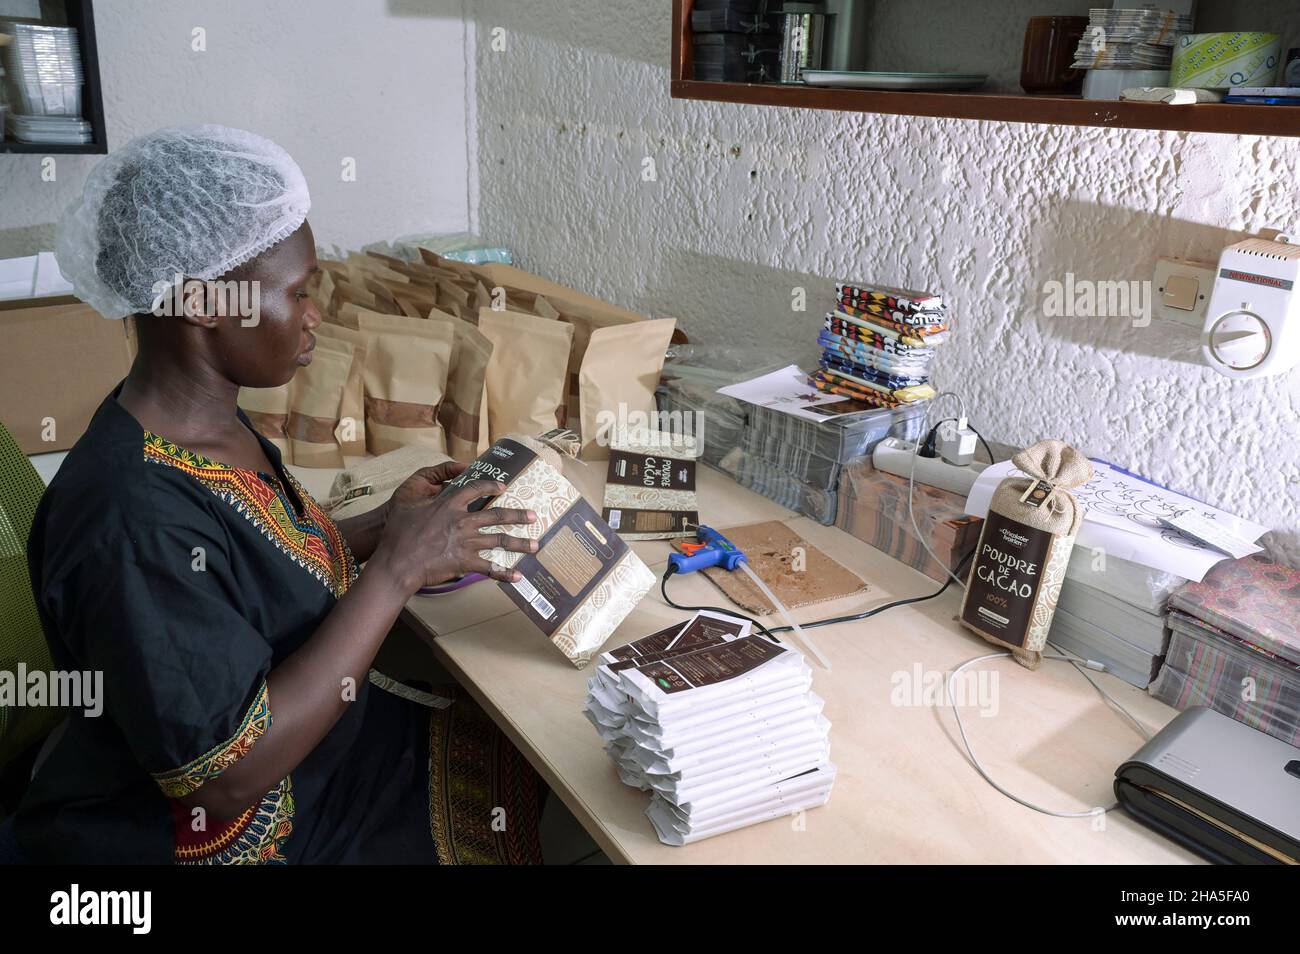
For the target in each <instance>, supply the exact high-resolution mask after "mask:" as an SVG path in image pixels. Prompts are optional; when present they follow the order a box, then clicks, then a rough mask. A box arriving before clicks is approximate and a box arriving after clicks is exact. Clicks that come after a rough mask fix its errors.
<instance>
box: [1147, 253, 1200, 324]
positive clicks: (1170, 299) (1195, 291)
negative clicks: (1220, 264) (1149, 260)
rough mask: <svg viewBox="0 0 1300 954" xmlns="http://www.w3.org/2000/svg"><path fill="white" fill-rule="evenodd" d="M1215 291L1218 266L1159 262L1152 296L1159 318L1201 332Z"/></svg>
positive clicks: (1185, 261)
mask: <svg viewBox="0 0 1300 954" xmlns="http://www.w3.org/2000/svg"><path fill="white" fill-rule="evenodd" d="M1213 289H1214V263H1212V262H1195V261H1191V260H1189V259H1183V258H1161V259H1158V260H1157V261H1156V273H1155V281H1154V284H1153V286H1152V290H1153V294H1152V296H1151V300H1152V305H1153V311H1154V313H1155V317H1157V318H1160V319H1163V320H1164V321H1176V322H1179V323H1180V324H1184V325H1189V326H1191V327H1193V328H1195V329H1196V330H1197V331H1200V330H1201V328H1202V326H1204V324H1205V308H1206V306H1207V305H1208V304H1209V303H1210V292H1211V291H1213Z"/></svg>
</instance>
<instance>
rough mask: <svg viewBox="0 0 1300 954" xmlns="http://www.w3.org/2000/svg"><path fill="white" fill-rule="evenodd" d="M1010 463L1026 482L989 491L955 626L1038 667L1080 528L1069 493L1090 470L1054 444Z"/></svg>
mask: <svg viewBox="0 0 1300 954" xmlns="http://www.w3.org/2000/svg"><path fill="white" fill-rule="evenodd" d="M1011 461H1012V463H1013V464H1014V465H1015V466H1016V467H1017V468H1019V469H1020V470H1021V471H1023V472H1024V473H1026V474H1028V475H1029V476H1028V477H1007V478H1006V479H1005V480H1003V481H1002V482H1001V483H1000V484H998V487H997V490H995V491H994V492H993V500H992V502H991V503H990V505H989V514H988V517H987V518H986V519H985V520H984V527H983V529H982V530H981V532H980V539H979V543H978V545H977V546H976V549H975V561H974V563H973V564H972V565H971V569H970V576H969V578H968V579H967V581H966V596H965V598H964V599H963V601H962V608H961V621H962V623H963V624H964V625H966V626H967V627H969V628H970V629H973V630H974V631H975V632H977V633H979V634H980V635H981V636H983V637H984V638H985V639H986V640H988V641H989V642H991V643H994V644H995V645H998V646H1003V647H1005V648H1007V649H1010V650H1011V654H1012V656H1013V657H1014V658H1015V660H1016V661H1017V662H1018V663H1020V664H1021V665H1022V666H1025V667H1027V668H1029V669H1037V668H1038V665H1039V663H1040V662H1041V661H1042V650H1043V646H1044V645H1046V643H1047V633H1048V630H1049V629H1051V626H1052V616H1053V615H1054V614H1055V613H1056V601H1057V598H1058V597H1059V596H1060V594H1061V584H1062V582H1063V581H1064V580H1065V567H1066V564H1067V563H1069V562H1070V551H1071V550H1072V549H1073V547H1074V537H1075V535H1076V534H1077V533H1078V532H1079V526H1080V525H1081V524H1082V523H1083V515H1084V509H1083V507H1082V506H1081V505H1080V504H1079V502H1078V501H1077V500H1075V499H1074V495H1073V494H1071V493H1070V491H1071V490H1073V489H1074V488H1075V487H1079V486H1082V485H1083V484H1086V483H1087V482H1088V481H1089V480H1091V479H1092V464H1091V463H1089V461H1088V458H1086V457H1084V456H1083V455H1082V454H1081V453H1079V452H1078V451H1077V450H1075V449H1074V448H1073V447H1071V446H1070V445H1068V444H1066V443H1064V442H1063V441H1056V440H1048V441H1039V442H1038V443H1037V444H1035V445H1034V446H1032V447H1028V448H1026V449H1025V450H1022V451H1021V452H1020V453H1018V454H1016V456H1015V457H1013V458H1012V459H1011Z"/></svg>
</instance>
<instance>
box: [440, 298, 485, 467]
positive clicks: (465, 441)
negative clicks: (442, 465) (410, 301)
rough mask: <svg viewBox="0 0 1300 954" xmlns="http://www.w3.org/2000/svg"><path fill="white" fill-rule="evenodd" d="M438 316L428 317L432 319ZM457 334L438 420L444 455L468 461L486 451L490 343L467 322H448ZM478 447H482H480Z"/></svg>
mask: <svg viewBox="0 0 1300 954" xmlns="http://www.w3.org/2000/svg"><path fill="white" fill-rule="evenodd" d="M436 315H437V312H434V313H433V314H431V315H430V316H429V317H430V319H434V318H435V316H436ZM449 320H451V321H452V327H453V328H454V330H455V334H456V358H455V361H454V362H453V364H452V366H451V371H450V372H449V373H448V375H447V397H446V399H445V400H444V401H443V402H442V407H441V408H440V409H439V411H438V420H439V421H440V422H441V423H442V428H443V431H444V432H445V433H446V435H447V453H448V454H450V455H451V456H452V457H453V458H455V459H456V460H462V461H469V460H473V459H474V458H475V457H477V456H478V455H479V454H480V453H482V451H483V450H486V442H484V438H486V436H487V435H486V434H484V433H483V427H484V425H485V423H486V419H487V406H486V404H484V401H483V393H484V387H485V385H486V383H487V369H488V362H489V361H490V360H491V358H492V341H491V339H489V338H488V337H487V335H485V334H483V332H481V331H480V330H479V329H478V328H476V327H474V326H473V325H471V324H470V323H469V322H468V321H462V320H460V319H459V318H455V319H449ZM480 443H483V444H484V446H483V447H480V446H479V445H480Z"/></svg>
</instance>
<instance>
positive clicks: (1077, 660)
mask: <svg viewBox="0 0 1300 954" xmlns="http://www.w3.org/2000/svg"><path fill="white" fill-rule="evenodd" d="M1054 648H1057V649H1059V648H1060V647H1054ZM1003 658H1008V659H1009V658H1011V653H988V654H987V655H984V656H976V657H975V658H974V659H968V660H966V661H965V662H964V663H962V664H961V665H960V666H958V667H957V668H956V669H954V670H953V671H952V672H951V673H949V674H948V678H947V679H946V680H945V681H944V684H943V685H944V695H945V696H946V698H947V702H948V705H949V706H951V707H952V715H953V718H954V719H955V720H956V722H957V731H958V732H959V733H960V734H961V741H962V745H964V746H965V747H966V756H967V758H969V759H970V762H971V765H973V766H974V767H975V771H977V772H979V774H980V776H981V777H982V778H983V779H984V781H986V782H988V783H989V784H990V785H992V786H993V788H995V789H996V790H997V791H999V792H1001V793H1002V794H1003V795H1005V796H1006V797H1007V798H1009V799H1011V800H1012V801H1013V802H1017V803H1019V804H1021V805H1023V806H1025V807H1026V808H1032V809H1033V810H1034V811H1036V812H1041V813H1042V814H1044V815H1052V816H1055V817H1056V818H1092V817H1094V816H1096V815H1104V814H1106V812H1110V811H1114V810H1115V809H1116V808H1118V807H1119V804H1118V803H1112V804H1110V805H1109V806H1107V807H1105V808H1102V807H1101V806H1098V807H1096V808H1090V809H1088V810H1087V811H1081V812H1063V811H1057V810H1055V809H1052V808H1044V807H1043V806H1041V805H1035V804H1034V803H1033V802H1031V801H1028V800H1027V799H1024V798H1021V797H1020V796H1019V795H1017V794H1015V793H1014V792H1011V791H1008V790H1007V789H1005V788H1003V787H1002V786H1001V785H999V784H998V783H997V782H996V781H994V779H993V776H991V775H989V773H988V770H987V769H985V768H984V766H983V764H982V763H981V762H980V760H979V757H978V756H976V755H975V750H974V749H973V748H971V744H970V739H969V738H967V736H966V726H965V725H963V724H962V721H961V710H959V709H958V708H957V702H956V699H955V698H954V696H953V693H952V684H953V681H954V680H955V679H956V678H957V675H958V674H959V673H960V672H962V671H963V670H964V669H966V667H967V666H973V665H974V664H975V663H978V662H985V661H987V660H989V659H1003ZM1043 658H1044V659H1051V660H1061V661H1063V662H1068V663H1070V665H1072V666H1074V668H1075V669H1077V670H1079V672H1080V674H1082V676H1083V677H1084V678H1085V679H1087V680H1088V682H1090V683H1092V687H1093V688H1094V689H1096V690H1097V692H1098V693H1100V694H1101V696H1102V698H1103V699H1105V700H1106V701H1107V702H1108V703H1110V705H1111V706H1112V707H1113V708H1115V709H1117V710H1119V711H1120V712H1121V713H1122V714H1123V715H1124V717H1125V718H1127V719H1128V721H1129V722H1130V723H1131V724H1132V726H1133V727H1134V728H1135V729H1137V731H1138V734H1139V735H1141V736H1142V737H1143V738H1144V739H1149V738H1151V732H1150V731H1149V730H1148V729H1147V728H1146V727H1145V726H1144V725H1142V723H1140V722H1138V720H1137V718H1136V717H1135V716H1134V715H1133V713H1131V712H1129V711H1128V710H1127V709H1125V708H1124V707H1123V706H1122V705H1120V703H1119V701H1118V700H1117V699H1116V698H1115V697H1114V696H1112V695H1111V694H1110V693H1108V692H1107V691H1106V690H1105V689H1103V688H1102V687H1101V684H1100V683H1098V682H1097V681H1096V680H1095V679H1093V678H1092V676H1090V675H1088V673H1087V671H1086V669H1092V670H1094V671H1097V672H1104V671H1105V670H1106V667H1105V665H1103V664H1102V663H1099V662H1097V661H1095V660H1092V659H1083V658H1081V657H1079V656H1072V655H1069V654H1065V653H1061V654H1048V653H1044V654H1043ZM1084 667H1086V669H1085V668H1084Z"/></svg>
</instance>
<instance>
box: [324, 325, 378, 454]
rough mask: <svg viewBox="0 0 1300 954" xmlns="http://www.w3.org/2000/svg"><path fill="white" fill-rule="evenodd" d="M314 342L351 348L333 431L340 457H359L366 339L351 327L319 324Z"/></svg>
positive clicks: (363, 420)
mask: <svg viewBox="0 0 1300 954" xmlns="http://www.w3.org/2000/svg"><path fill="white" fill-rule="evenodd" d="M316 338H317V339H318V340H320V339H325V340H334V341H342V342H347V343H348V344H350V345H351V346H352V367H351V368H350V369H349V370H348V381H347V385H346V387H345V388H344V389H343V403H342V404H341V406H340V407H339V424H338V428H337V430H336V431H335V433H336V436H337V437H338V440H339V446H340V447H342V448H343V456H345V457H360V456H362V455H364V454H365V452H366V337H365V335H363V334H362V333H361V332H360V331H357V330H356V329H355V328H353V327H348V326H346V325H341V324H322V325H321V326H320V327H319V328H317V329H316Z"/></svg>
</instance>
